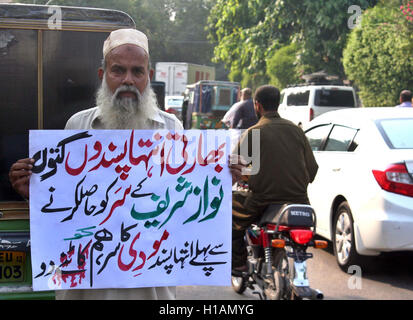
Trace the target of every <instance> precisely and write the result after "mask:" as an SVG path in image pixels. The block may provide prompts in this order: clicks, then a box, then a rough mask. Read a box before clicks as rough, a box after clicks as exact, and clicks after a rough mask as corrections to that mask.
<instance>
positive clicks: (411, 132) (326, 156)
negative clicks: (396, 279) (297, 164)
mask: <svg viewBox="0 0 413 320" xmlns="http://www.w3.org/2000/svg"><path fill="white" fill-rule="evenodd" d="M305 133H306V136H307V138H308V140H309V141H310V144H311V147H312V149H313V151H314V155H315V157H316V160H317V162H318V165H319V171H318V173H317V176H316V178H315V180H314V182H313V183H312V184H311V185H310V186H309V188H308V193H309V198H310V202H311V205H312V206H313V207H314V209H315V212H316V215H317V233H319V234H320V235H321V236H323V237H325V238H327V239H328V240H331V241H332V242H333V247H334V252H335V255H336V258H337V262H338V265H339V266H340V267H341V268H342V269H343V270H344V271H345V272H347V270H348V267H349V266H350V265H361V263H362V262H363V261H362V260H364V259H361V258H362V256H363V255H370V256H374V255H379V254H380V253H381V252H390V251H413V237H412V234H413V110H408V109H406V108H404V109H402V108H359V109H345V110H340V111H332V112H328V113H326V114H323V115H321V116H320V117H318V118H316V119H315V120H313V121H312V122H310V123H309V125H308V128H307V129H306V130H305Z"/></svg>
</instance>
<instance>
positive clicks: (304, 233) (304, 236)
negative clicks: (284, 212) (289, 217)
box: [290, 230, 314, 244]
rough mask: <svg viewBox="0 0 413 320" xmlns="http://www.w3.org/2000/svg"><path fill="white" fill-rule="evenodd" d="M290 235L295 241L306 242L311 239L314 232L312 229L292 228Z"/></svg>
mask: <svg viewBox="0 0 413 320" xmlns="http://www.w3.org/2000/svg"><path fill="white" fill-rule="evenodd" d="M290 235H291V238H292V239H293V240H294V242H295V243H298V244H306V243H309V242H310V241H311V239H312V238H313V236H314V233H313V232H312V231H311V230H290Z"/></svg>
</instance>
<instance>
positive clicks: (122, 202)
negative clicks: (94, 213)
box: [99, 186, 132, 226]
mask: <svg viewBox="0 0 413 320" xmlns="http://www.w3.org/2000/svg"><path fill="white" fill-rule="evenodd" d="M131 189H132V186H129V188H128V189H126V190H125V193H124V194H123V199H121V200H118V201H115V203H114V204H113V206H112V208H111V209H110V212H109V215H108V216H107V217H106V219H105V220H103V221H102V222H101V223H100V224H99V225H100V226H101V225H102V224H104V223H105V222H106V221H108V220H109V218H110V217H111V216H112V213H113V211H115V209H116V208H118V207H120V206H123V204H124V203H125V199H126V196H127V195H128V194H129V193H130V192H131Z"/></svg>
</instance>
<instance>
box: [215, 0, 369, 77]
mask: <svg viewBox="0 0 413 320" xmlns="http://www.w3.org/2000/svg"><path fill="white" fill-rule="evenodd" d="M376 3H377V0H299V1H298V0H296V1H287V0H275V1H274V0H249V1H241V0H216V3H215V5H214V7H213V8H212V10H211V13H210V15H209V18H208V26H207V28H208V32H209V36H208V37H209V39H210V40H211V41H212V42H213V43H214V44H215V51H214V52H215V57H214V59H215V60H214V61H216V62H218V61H222V62H223V63H225V65H226V67H227V68H228V69H229V70H231V73H234V74H239V72H236V71H235V70H233V69H234V68H235V69H240V70H243V73H245V74H250V75H254V74H264V73H265V70H266V63H267V60H268V59H269V58H270V57H272V56H273V55H274V53H275V51H277V50H279V49H280V48H282V47H284V46H286V45H289V44H290V43H291V42H296V43H297V44H298V45H299V48H300V51H299V57H298V61H297V65H298V68H297V69H296V70H297V72H299V74H298V76H299V75H301V74H303V73H308V72H314V71H319V70H321V69H324V70H326V71H327V72H329V73H332V74H337V75H340V76H344V71H343V66H342V63H341V59H342V51H343V48H344V46H345V43H346V39H347V34H348V33H349V31H350V29H349V28H348V26H347V22H348V19H349V17H350V14H349V13H348V8H349V7H350V6H351V5H359V6H360V7H361V9H366V8H368V7H371V6H374V5H375V4H376ZM234 65H235V66H236V67H234ZM300 73H301V74H300Z"/></svg>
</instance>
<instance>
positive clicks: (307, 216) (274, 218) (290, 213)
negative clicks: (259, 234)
mask: <svg viewBox="0 0 413 320" xmlns="http://www.w3.org/2000/svg"><path fill="white" fill-rule="evenodd" d="M314 216H315V213H314V209H313V208H312V207H311V206H309V205H304V204H272V205H269V206H268V208H267V209H266V210H265V211H264V214H263V215H262V217H261V219H260V221H259V222H258V225H259V226H260V227H262V226H264V225H267V224H277V223H278V224H279V225H280V226H286V227H305V228H311V227H314Z"/></svg>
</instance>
